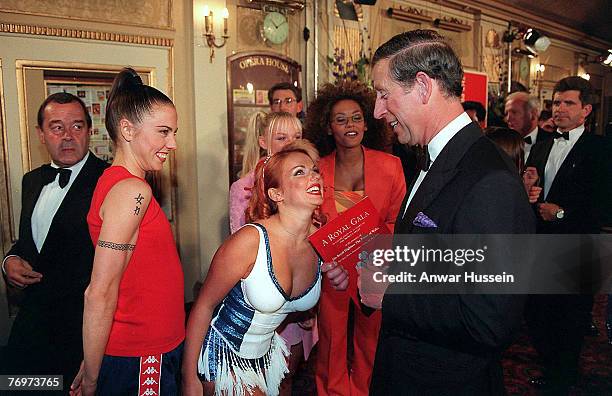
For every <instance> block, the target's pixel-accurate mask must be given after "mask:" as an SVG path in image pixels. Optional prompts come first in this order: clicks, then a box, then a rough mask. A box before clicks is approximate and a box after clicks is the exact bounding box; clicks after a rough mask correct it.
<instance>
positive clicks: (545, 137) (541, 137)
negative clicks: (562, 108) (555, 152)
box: [535, 127, 553, 143]
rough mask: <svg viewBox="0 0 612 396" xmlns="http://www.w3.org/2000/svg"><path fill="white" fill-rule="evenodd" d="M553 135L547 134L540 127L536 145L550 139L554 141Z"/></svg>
mask: <svg viewBox="0 0 612 396" xmlns="http://www.w3.org/2000/svg"><path fill="white" fill-rule="evenodd" d="M552 137H553V134H552V133H551V132H546V131H545V130H544V129H542V128H540V127H538V133H537V134H536V141H535V143H540V142H543V141H545V140H548V139H552Z"/></svg>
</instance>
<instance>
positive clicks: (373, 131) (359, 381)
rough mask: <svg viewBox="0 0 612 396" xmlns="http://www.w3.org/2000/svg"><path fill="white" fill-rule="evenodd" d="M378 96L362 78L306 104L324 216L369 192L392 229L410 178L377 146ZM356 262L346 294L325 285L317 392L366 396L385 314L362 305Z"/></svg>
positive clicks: (380, 134) (329, 88)
mask: <svg viewBox="0 0 612 396" xmlns="http://www.w3.org/2000/svg"><path fill="white" fill-rule="evenodd" d="M375 99H376V95H375V93H374V91H372V90H371V89H369V88H368V87H366V86H365V85H363V84H361V83H359V82H342V83H338V84H336V85H333V84H326V85H324V86H323V87H322V89H321V90H320V91H319V92H318V96H317V98H316V99H315V100H314V101H313V102H312V103H311V104H310V106H309V107H308V115H307V118H306V126H305V132H306V133H305V137H306V138H307V139H309V140H310V141H312V142H313V143H314V144H315V145H316V146H317V148H318V149H319V152H320V153H321V157H322V158H321V160H320V162H319V168H320V170H321V175H322V176H323V183H324V193H323V205H322V212H323V214H325V216H326V217H327V220H328V221H329V220H332V219H333V218H335V217H337V216H338V214H339V213H342V212H343V211H345V210H347V209H348V208H350V207H351V206H353V205H354V204H355V203H357V202H359V201H360V200H361V199H362V198H363V197H365V196H368V197H369V198H370V199H371V200H372V202H373V204H374V206H375V207H376V209H377V210H378V211H379V213H380V216H381V218H382V219H384V221H385V223H386V224H387V226H388V227H389V230H390V231H391V232H393V226H394V223H395V218H396V217H397V213H398V211H399V207H400V205H401V203H402V200H403V198H404V194H405V192H406V183H405V179H404V173H403V170H402V164H401V162H400V160H399V159H398V158H397V157H394V156H392V155H390V154H387V153H385V152H382V151H380V150H381V149H382V148H383V146H384V144H385V142H386V140H387V139H386V136H387V134H386V128H385V124H384V123H383V122H381V121H380V120H376V119H374V117H373V110H374V102H375ZM354 264H356V263H353V264H350V265H348V266H347V267H346V270H348V271H349V274H351V275H350V277H349V279H350V282H351V283H350V284H349V287H348V289H347V290H346V291H341V292H339V291H335V290H334V289H333V288H332V287H331V286H330V285H329V284H326V282H324V283H323V290H322V293H321V299H320V303H319V323H318V325H319V346H318V356H317V362H316V382H317V391H318V394H319V396H323V395H367V394H368V389H369V386H370V379H371V377H372V365H373V364H374V355H375V353H376V343H377V339H378V331H379V329H380V318H381V316H380V311H375V312H373V311H372V310H371V309H369V308H367V307H365V306H363V305H362V304H361V303H360V300H359V296H358V295H357V273H356V270H355V268H354ZM349 312H350V314H349ZM350 319H352V321H353V322H352V323H349V320H350ZM349 329H352V337H350V336H349ZM350 339H352V345H353V347H352V348H349V347H348V341H349V340H350ZM349 350H351V351H352V359H350V361H349V358H347V351H349ZM349 368H350V369H349Z"/></svg>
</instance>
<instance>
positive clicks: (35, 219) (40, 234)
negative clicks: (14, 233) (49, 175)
mask: <svg viewBox="0 0 612 396" xmlns="http://www.w3.org/2000/svg"><path fill="white" fill-rule="evenodd" d="M87 158H89V152H87V154H85V157H84V158H83V159H82V160H80V161H79V162H77V163H76V164H74V165H72V166H71V167H69V168H66V169H70V170H71V171H72V172H71V173H70V180H69V181H68V184H67V185H66V186H65V187H64V188H61V187H60V185H59V177H60V175H59V173H58V175H57V176H56V177H55V180H54V181H52V182H51V183H49V184H47V185H45V186H44V187H43V188H42V190H41V192H40V196H39V197H38V201H36V206H34V211H33V212H32V219H31V222H32V223H31V224H32V238H33V239H34V244H36V249H38V252H39V253H40V249H42V246H43V244H44V243H45V239H46V238H47V233H48V232H49V228H50V227H51V222H52V221H53V218H54V217H55V213H57V210H58V209H59V207H60V205H61V204H62V201H63V200H64V198H65V197H66V194H67V193H68V190H70V187H71V186H72V183H73V182H74V179H76V177H77V176H78V175H79V172H80V171H81V169H82V168H83V165H85V161H87ZM51 166H52V167H54V168H59V167H58V166H57V165H56V164H55V163H53V162H51Z"/></svg>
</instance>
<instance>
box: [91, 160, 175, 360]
mask: <svg viewBox="0 0 612 396" xmlns="http://www.w3.org/2000/svg"><path fill="white" fill-rule="evenodd" d="M131 177H133V178H137V179H140V180H143V179H141V178H139V177H137V176H134V175H132V174H131V173H130V172H129V171H128V170H127V169H125V168H123V167H121V166H111V167H110V168H108V169H106V170H105V171H104V173H103V174H102V176H101V177H100V179H99V180H98V184H97V186H96V190H95V191H94V195H93V199H92V201H91V207H90V208H89V213H88V214H87V223H88V225H89V233H90V235H91V240H92V241H93V243H94V246H96V245H97V243H98V238H99V236H100V229H101V227H102V219H101V218H100V215H99V213H100V207H101V206H102V203H103V202H104V199H105V198H106V195H107V194H108V191H109V190H110V189H111V188H112V187H113V186H114V185H115V184H117V183H118V182H119V181H121V180H124V179H127V178H131ZM109 242H113V241H109ZM183 288H184V285H183V269H182V267H181V262H180V260H179V256H178V252H177V251H176V244H175V242H174V237H173V235H172V231H171V229H170V223H169V222H168V219H167V218H166V215H165V213H164V212H163V211H162V209H161V208H160V206H159V203H158V202H157V201H156V200H155V198H152V199H151V202H150V203H149V207H148V208H147V211H146V213H145V215H144V218H143V219H142V222H141V223H140V227H139V229H138V240H137V241H136V248H135V249H134V251H133V252H132V257H131V258H130V261H129V262H128V265H127V267H126V269H125V271H124V273H123V276H122V278H121V282H120V284H119V296H118V300H117V310H116V311H115V315H114V317H113V324H112V327H111V331H110V336H109V339H108V343H107V344H106V350H105V354H107V355H113V356H146V355H156V354H160V353H166V352H169V351H171V350H173V349H174V348H176V347H177V346H178V345H179V344H180V343H181V342H182V341H183V339H184V338H185V309H184V303H183V298H184V295H183V293H184V290H183Z"/></svg>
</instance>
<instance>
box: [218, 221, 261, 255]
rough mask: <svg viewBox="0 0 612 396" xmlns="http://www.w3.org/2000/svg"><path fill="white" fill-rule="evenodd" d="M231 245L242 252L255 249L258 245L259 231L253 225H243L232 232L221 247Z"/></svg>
mask: <svg viewBox="0 0 612 396" xmlns="http://www.w3.org/2000/svg"><path fill="white" fill-rule="evenodd" d="M223 246H225V247H233V248H237V249H240V250H241V251H242V253H243V254H244V253H246V254H248V252H251V251H252V250H253V249H255V251H257V246H259V231H257V229H256V228H255V227H253V226H249V225H247V226H244V227H242V228H240V229H239V230H238V231H236V232H235V233H233V234H232V235H231V236H230V237H229V238H228V239H227V240H226V241H225V242H224V243H223V245H222V246H221V247H223Z"/></svg>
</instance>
